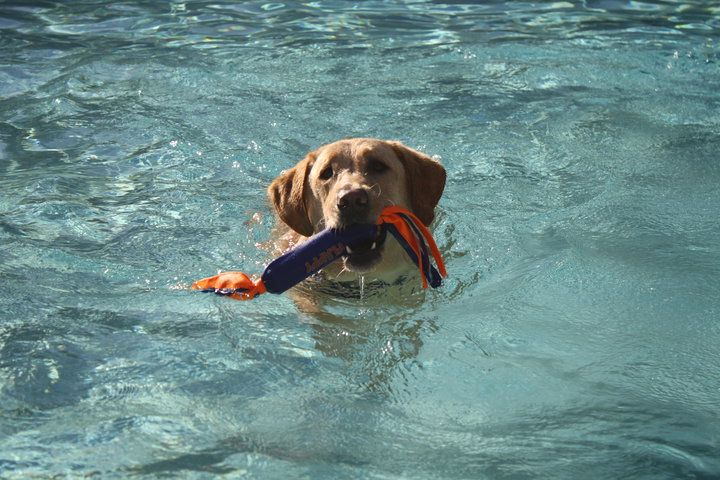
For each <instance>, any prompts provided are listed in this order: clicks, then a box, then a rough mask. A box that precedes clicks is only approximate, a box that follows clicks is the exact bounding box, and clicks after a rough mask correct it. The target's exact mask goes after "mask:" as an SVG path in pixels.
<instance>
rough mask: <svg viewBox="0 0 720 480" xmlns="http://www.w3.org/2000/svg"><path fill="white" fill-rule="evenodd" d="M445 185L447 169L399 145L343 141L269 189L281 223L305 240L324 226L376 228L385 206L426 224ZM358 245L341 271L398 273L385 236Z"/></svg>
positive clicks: (397, 259) (398, 259)
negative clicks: (373, 225) (404, 210)
mask: <svg viewBox="0 0 720 480" xmlns="http://www.w3.org/2000/svg"><path fill="white" fill-rule="evenodd" d="M444 187H445V169H444V168H443V167H442V166H441V165H440V164H439V163H438V162H436V161H435V160H433V159H431V158H429V157H427V156H426V155H424V154H422V153H420V152H417V151H415V150H412V149H410V148H408V147H406V146H404V145H402V144H401V143H399V142H387V141H382V140H375V139H367V138H358V139H349V140H341V141H339V142H335V143H332V144H329V145H325V146H323V147H320V148H319V149H317V150H315V151H314V152H311V153H309V154H308V155H307V156H306V157H305V158H304V159H303V160H302V161H300V162H299V163H298V164H297V165H296V166H295V167H293V168H292V169H290V170H288V171H286V172H284V173H283V174H282V175H281V176H279V177H278V178H276V179H275V181H273V183H272V184H271V185H270V188H269V189H268V194H269V197H270V200H271V202H272V203H273V205H274V206H275V208H276V210H277V212H278V215H279V216H280V219H281V220H283V221H284V222H285V223H286V224H287V225H288V226H289V227H290V228H292V229H293V230H295V231H296V232H298V233H299V234H300V235H303V236H306V237H309V236H310V235H312V234H313V233H316V232H319V231H321V230H323V229H325V228H344V227H347V226H349V225H353V224H356V223H375V221H376V220H377V218H378V216H379V215H380V212H381V211H382V209H383V208H385V207H387V206H390V205H397V206H401V207H404V208H407V209H408V210H410V211H412V212H413V213H414V214H415V215H417V216H418V217H419V218H420V219H421V220H422V221H423V223H425V224H426V225H428V224H430V222H431V221H432V219H433V217H434V209H435V206H436V205H437V202H438V201H439V200H440V196H441V195H442V191H443V189H444ZM387 238H388V241H387V242H386V243H387V245H385V244H383V242H382V241H380V240H378V241H369V242H367V243H366V244H361V245H358V246H355V247H354V248H353V249H351V250H349V251H348V252H347V255H346V256H345V257H344V265H343V266H344V270H349V271H352V272H359V273H365V272H369V271H371V270H376V271H378V273H379V274H380V275H379V276H380V277H388V276H390V275H392V274H393V272H397V271H398V270H399V269H400V268H401V267H402V264H403V263H407V262H406V261H405V256H404V254H403V253H402V251H401V250H400V248H401V247H400V246H399V245H398V244H397V242H395V241H394V239H393V240H390V238H389V237H387Z"/></svg>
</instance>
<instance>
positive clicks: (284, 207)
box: [268, 153, 315, 237]
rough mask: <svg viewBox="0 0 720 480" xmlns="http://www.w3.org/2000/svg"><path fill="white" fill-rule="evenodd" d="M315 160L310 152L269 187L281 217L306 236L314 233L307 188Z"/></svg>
mask: <svg viewBox="0 0 720 480" xmlns="http://www.w3.org/2000/svg"><path fill="white" fill-rule="evenodd" d="M314 162H315V155H314V153H309V154H308V155H307V156H306V157H305V158H304V159H303V160H302V161H301V162H300V163H298V164H297V165H295V166H294V167H293V168H291V169H290V170H286V171H284V172H283V173H282V174H281V175H280V176H279V177H277V178H276V179H275V180H273V182H272V183H271V184H270V186H269V187H268V198H269V199H270V202H271V203H272V204H273V206H274V207H275V210H276V211H277V213H278V215H279V216H280V219H281V220H282V221H283V222H285V223H286V224H287V225H288V226H289V227H290V228H292V229H293V230H295V231H296V232H298V233H299V234H300V235H304V236H306V237H309V236H311V235H312V234H313V227H312V224H311V223H310V217H309V216H308V212H307V207H306V206H305V189H306V188H308V186H307V177H308V173H310V168H312V165H313V163H314Z"/></svg>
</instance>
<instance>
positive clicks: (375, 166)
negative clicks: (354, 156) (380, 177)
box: [370, 160, 390, 173]
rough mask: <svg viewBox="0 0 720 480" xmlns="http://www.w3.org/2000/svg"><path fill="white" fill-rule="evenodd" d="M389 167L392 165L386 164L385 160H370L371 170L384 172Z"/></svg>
mask: <svg viewBox="0 0 720 480" xmlns="http://www.w3.org/2000/svg"><path fill="white" fill-rule="evenodd" d="M389 168H390V167H388V166H387V165H385V164H384V163H383V162H381V161H380V160H372V161H371V162H370V171H371V172H372V173H383V172H385V171H387V170H388V169H389Z"/></svg>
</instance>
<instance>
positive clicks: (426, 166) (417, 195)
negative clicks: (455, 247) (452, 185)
mask: <svg viewBox="0 0 720 480" xmlns="http://www.w3.org/2000/svg"><path fill="white" fill-rule="evenodd" d="M389 143H390V146H392V148H393V150H395V154H396V155H397V156H398V158H399V159H400V161H401V162H402V163H403V166H404V167H405V176H406V177H407V187H408V194H409V195H410V202H411V204H412V210H413V213H414V214H415V215H417V216H418V218H420V220H422V222H423V223H424V224H425V225H430V223H432V221H433V218H435V207H436V206H437V204H438V202H439V201H440V196H441V195H442V193H443V190H444V189H445V178H446V176H447V175H446V173H445V169H444V168H443V166H442V165H440V163H439V162H437V161H435V160H433V159H432V158H430V157H428V156H427V155H425V154H424V153H420V152H418V151H417V150H413V149H412V148H409V147H406V146H405V145H403V144H402V143H400V142H389Z"/></svg>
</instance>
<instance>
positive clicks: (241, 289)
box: [191, 272, 266, 300]
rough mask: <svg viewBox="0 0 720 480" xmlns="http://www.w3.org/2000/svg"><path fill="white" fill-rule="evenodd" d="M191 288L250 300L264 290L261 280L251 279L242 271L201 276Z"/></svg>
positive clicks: (236, 298)
mask: <svg viewBox="0 0 720 480" xmlns="http://www.w3.org/2000/svg"><path fill="white" fill-rule="evenodd" d="M191 288H192V289H193V290H200V291H202V292H212V293H217V294H218V295H226V296H228V297H230V298H234V299H235V300H252V299H253V298H255V297H256V296H258V295H260V294H261V293H265V292H266V290H265V284H264V283H263V281H262V280H257V281H253V280H252V279H251V278H250V277H248V276H247V275H245V274H244V273H242V272H224V273H221V274H218V275H215V276H214V277H207V278H203V279H202V280H198V281H197V282H195V283H193V284H192V287H191Z"/></svg>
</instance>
